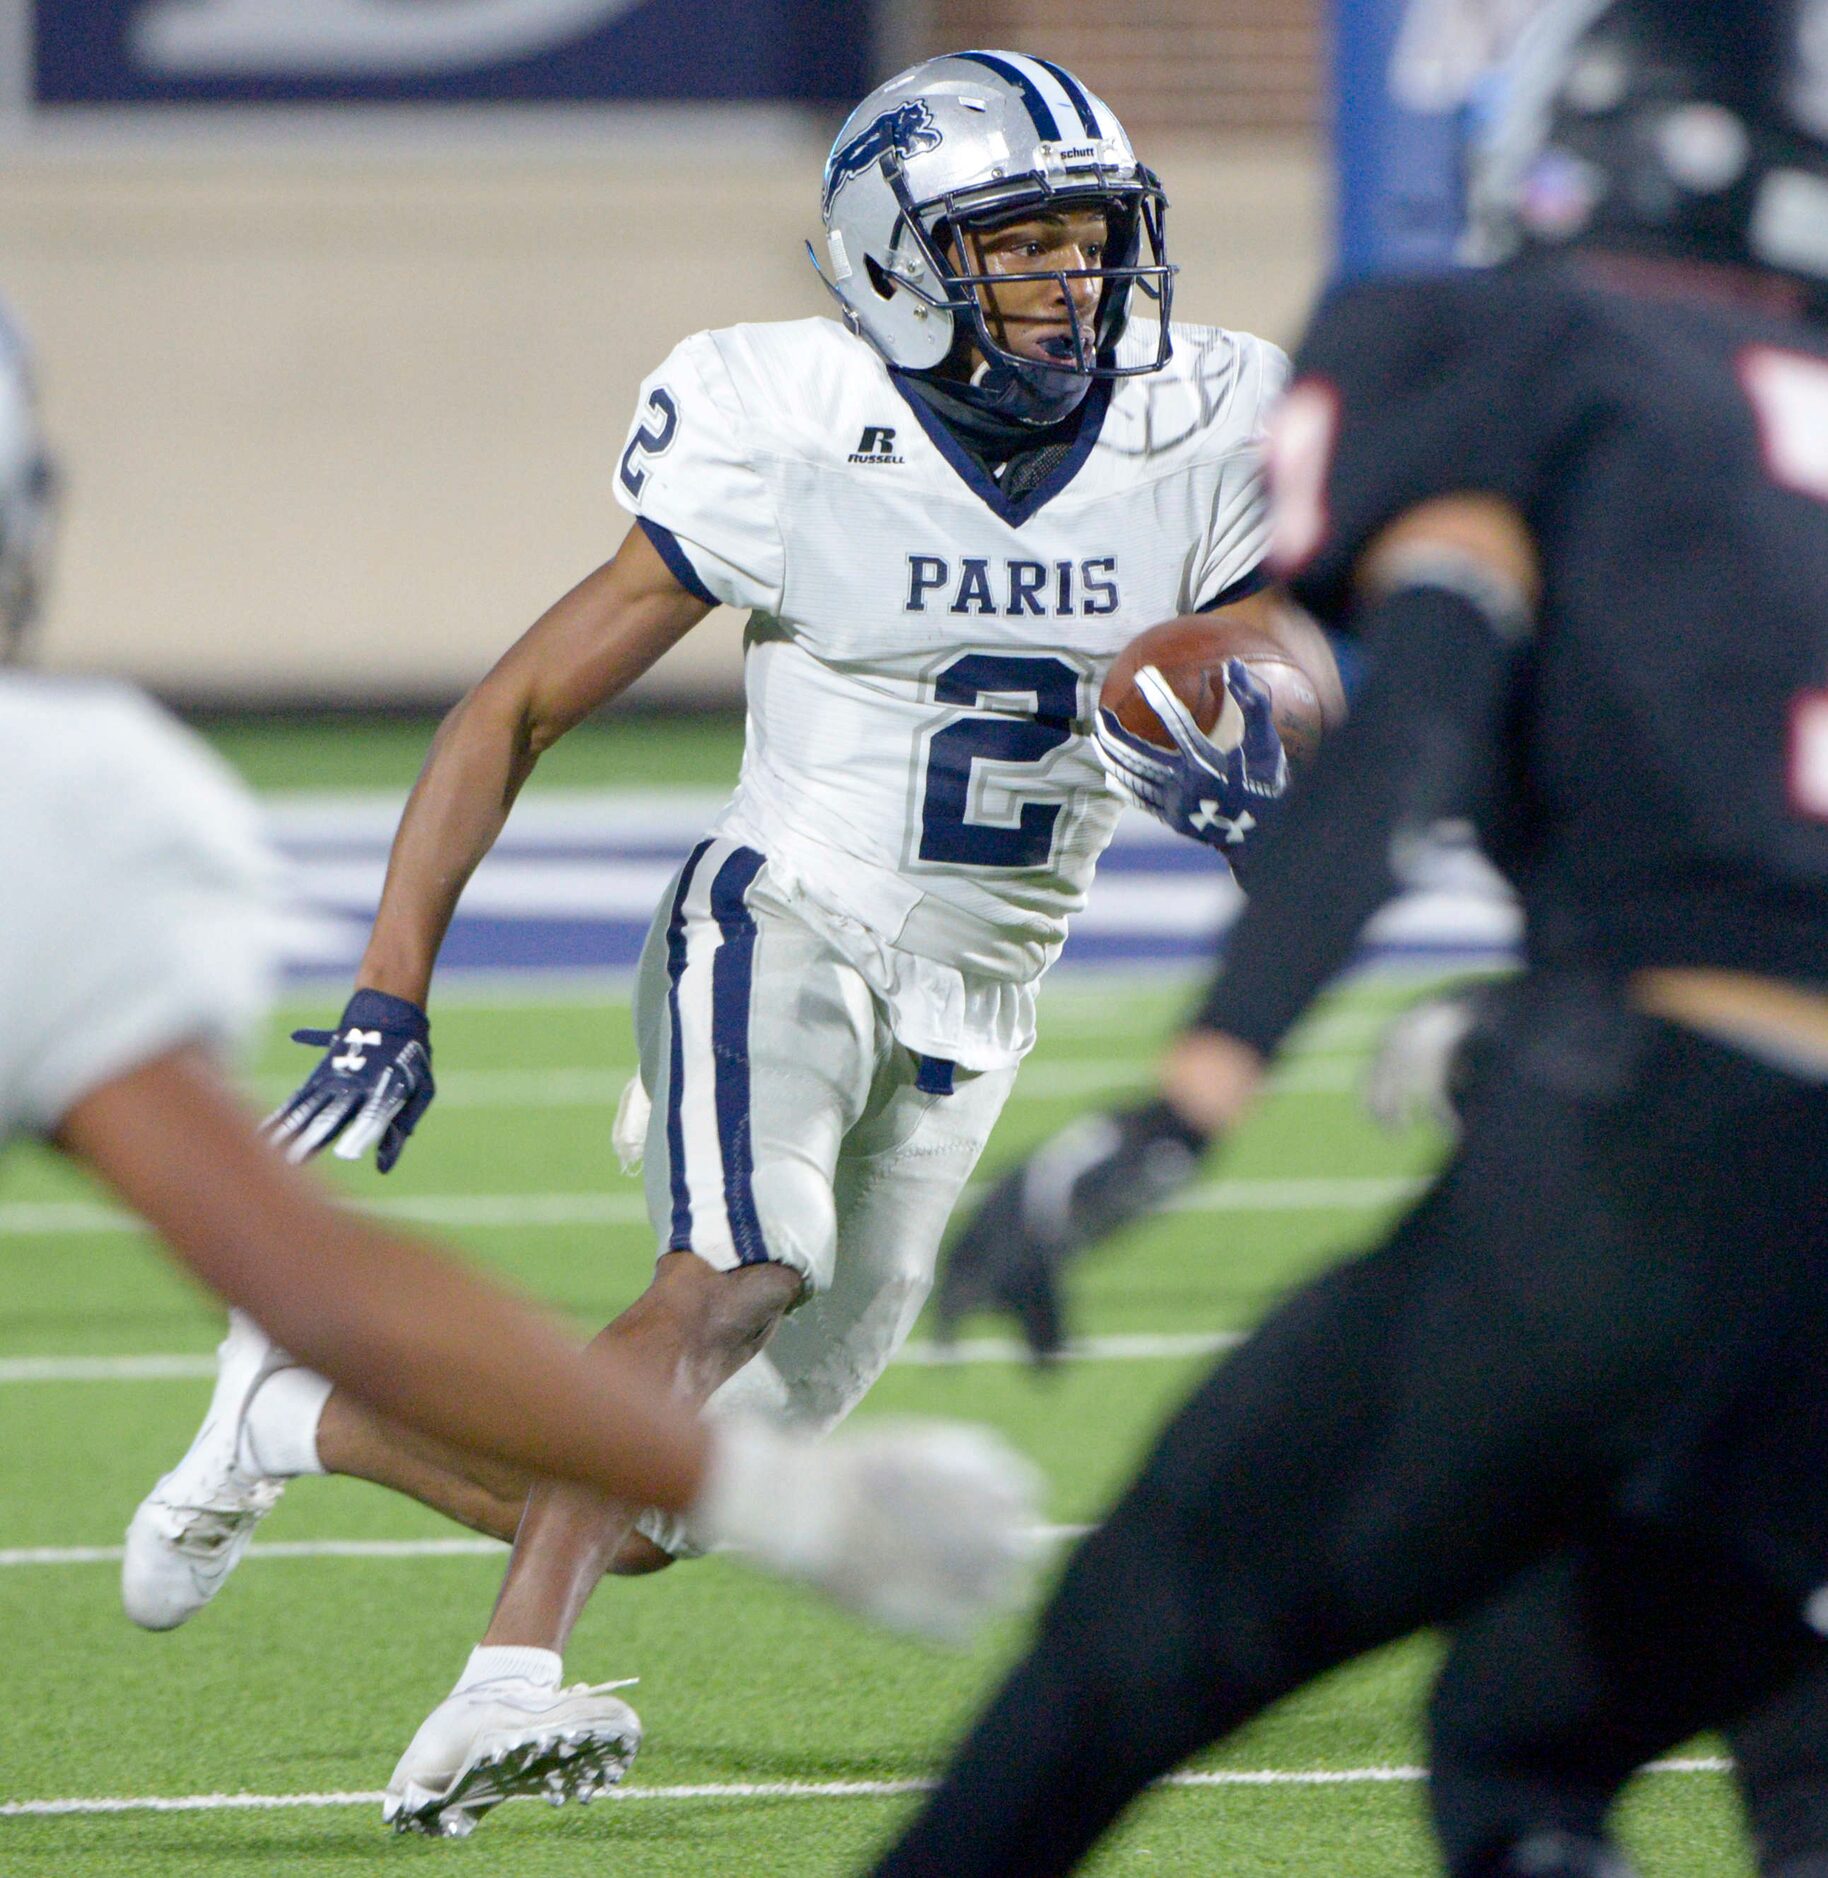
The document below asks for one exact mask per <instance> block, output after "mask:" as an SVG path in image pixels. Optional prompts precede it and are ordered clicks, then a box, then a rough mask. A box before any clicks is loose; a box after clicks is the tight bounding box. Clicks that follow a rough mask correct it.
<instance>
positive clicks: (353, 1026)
mask: <svg viewBox="0 0 1828 1878" xmlns="http://www.w3.org/2000/svg"><path fill="white" fill-rule="evenodd" d="M292 1041H293V1042H294V1043H308V1044H311V1045H313V1046H314V1047H316V1048H318V1049H321V1050H323V1051H324V1060H323V1061H322V1062H321V1063H319V1064H318V1066H317V1068H316V1069H314V1070H313V1071H312V1072H311V1074H310V1075H309V1076H307V1077H306V1078H305V1081H304V1085H303V1087H302V1088H300V1090H299V1092H298V1093H297V1094H296V1095H295V1096H293V1097H292V1099H291V1100H290V1101H289V1102H283V1103H281V1104H280V1106H279V1107H278V1108H276V1109H275V1110H274V1111H273V1113H272V1114H271V1115H269V1116H268V1117H267V1119H266V1122H265V1124H264V1127H265V1130H266V1135H267V1139H268V1140H269V1141H272V1142H274V1143H275V1144H276V1145H277V1146H280V1147H283V1148H284V1149H285V1151H286V1159H287V1160H288V1161H291V1162H293V1163H297V1162H299V1161H308V1160H309V1159H310V1158H311V1156H312V1155H314V1154H315V1153H316V1152H317V1151H318V1149H319V1148H321V1147H324V1146H326V1145H327V1144H328V1143H329V1142H332V1141H334V1142H335V1143H336V1155H337V1159H338V1160H341V1161H359V1160H360V1159H361V1158H362V1156H363V1155H364V1154H366V1153H367V1152H368V1150H369V1149H370V1148H372V1147H373V1146H374V1145H375V1143H376V1142H377V1141H378V1142H379V1143H380V1144H381V1146H380V1152H379V1153H378V1154H377V1155H376V1156H375V1165H376V1166H377V1167H378V1168H379V1169H380V1170H381V1172H382V1173H384V1174H385V1173H386V1172H387V1171H388V1169H389V1168H391V1167H392V1166H393V1164H394V1162H395V1161H397V1160H398V1159H399V1158H400V1150H401V1149H402V1148H404V1147H405V1146H406V1137H407V1136H408V1135H410V1134H411V1133H412V1132H413V1130H414V1129H415V1128H416V1127H417V1126H418V1125H419V1117H420V1116H421V1115H423V1114H424V1113H425V1111H426V1109H427V1108H429V1107H430V1106H431V1100H432V1096H433V1093H434V1089H433V1084H432V1043H431V1023H430V1021H429V1020H428V1019H427V1017H426V1015H425V1013H424V1012H423V1011H422V1010H420V1008H419V1007H418V1005H416V1004H412V1003H409V1002H408V1001H407V1000H406V999H405V998H395V997H390V996H389V995H388V994H387V993H386V992H385V991H358V992H357V993H356V994H355V996H354V997H353V998H351V999H350V1000H349V1002H348V1004H347V1005H346V1006H345V1007H344V1010H343V1015H342V1018H341V1020H340V1021H339V1022H338V1024H337V1027H336V1029H335V1030H295V1031H293V1033H292Z"/></svg>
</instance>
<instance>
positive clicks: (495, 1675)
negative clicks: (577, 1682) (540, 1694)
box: [451, 1643, 565, 1695]
mask: <svg viewBox="0 0 1828 1878" xmlns="http://www.w3.org/2000/svg"><path fill="white" fill-rule="evenodd" d="M564 1671H565V1659H564V1658H563V1657H562V1656H560V1655H559V1653H558V1651H557V1650H535V1649H530V1648H523V1647H520V1646H516V1645H510V1644H505V1643H479V1644H477V1646H476V1647H475V1649H473V1650H472V1651H471V1652H470V1660H469V1661H468V1662H467V1663H465V1664H464V1666H463V1674H462V1675H461V1676H459V1677H458V1678H457V1682H456V1686H455V1687H454V1688H453V1689H452V1690H451V1693H452V1694H453V1695H460V1694H461V1693H462V1692H463V1691H464V1690H465V1689H473V1688H474V1687H475V1686H476V1685H477V1683H479V1682H500V1681H501V1680H502V1679H503V1678H504V1677H507V1676H519V1677H522V1678H523V1679H524V1680H526V1681H528V1682H536V1683H538V1684H539V1685H540V1686H541V1688H544V1689H556V1688H557V1687H558V1686H559V1677H560V1676H561V1675H563V1674H564Z"/></svg>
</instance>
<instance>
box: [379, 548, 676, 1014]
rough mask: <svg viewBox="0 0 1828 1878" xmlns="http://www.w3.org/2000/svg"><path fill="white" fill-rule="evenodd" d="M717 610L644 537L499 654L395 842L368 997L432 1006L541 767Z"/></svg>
mask: <svg viewBox="0 0 1828 1878" xmlns="http://www.w3.org/2000/svg"><path fill="white" fill-rule="evenodd" d="M709 610H710V609H709V607H708V606H707V605H706V604H705V602H704V601H703V600H701V599H699V598H697V597H696V596H695V595H693V594H690V593H688V592H687V591H686V590H685V588H683V587H682V586H680V584H679V582H678V581H677V580H675V579H674V577H673V574H672V572H671V570H670V569H669V568H668V567H667V565H666V563H665V562H664V561H663V560H661V558H660V556H659V554H658V553H657V552H656V551H655V549H654V546H653V544H652V543H651V542H650V541H649V540H648V538H647V536H646V535H645V534H644V533H643V532H642V530H641V529H639V528H635V529H633V530H631V531H630V533H629V535H628V538H627V540H625V541H624V542H623V544H622V547H621V548H620V549H619V550H618V552H617V554H616V556H615V558H614V559H613V560H612V561H610V562H608V563H607V564H606V565H604V566H603V567H600V568H598V569H597V571H596V572H595V573H594V574H591V575H589V576H588V577H587V578H586V579H584V580H582V581H580V582H579V583H578V585H577V586H575V587H574V588H572V590H571V591H570V592H569V593H568V594H566V595H565V596H564V598H563V599H561V600H559V601H558V602H557V604H556V605H554V606H552V607H551V608H549V609H548V610H547V611H546V612H545V613H544V614H543V615H542V616H541V617H540V618H539V619H538V620H536V621H535V622H534V624H533V625H532V626H531V627H530V628H529V629H528V630H527V631H526V632H525V633H524V634H522V636H521V637H520V639H518V640H517V641H516V642H515V644H514V645H512V646H511V647H510V648H509V649H508V651H507V652H506V653H505V654H503V656H502V657H501V659H500V660H498V661H497V663H496V664H495V666H494V667H493V669H492V670H491V671H490V672H489V673H488V675H487V676H486V677H484V678H483V679H482V681H481V682H480V683H479V684H478V685H477V686H476V687H475V688H474V689H473V690H472V691H471V692H470V693H469V694H468V696H466V697H465V698H464V699H463V700H462V701H461V702H460V703H459V704H458V705H457V706H456V707H455V708H454V709H453V710H452V711H451V713H450V715H449V716H447V717H446V718H445V720H444V722H443V723H442V724H441V725H440V726H439V728H438V734H437V736H436V737H435V738H434V739H433V740H432V748H431V753H430V755H429V756H428V757H427V758H426V761H425V767H424V769H423V770H421V771H420V773H419V780H418V781H417V782H416V783H415V784H414V785H413V792H412V794H411V796H410V797H408V799H407V804H406V810H405V813H404V814H403V815H402V816H401V818H400V827H399V830H398V832H397V833H396V834H395V836H394V844H393V852H392V854H391V855H390V856H389V858H388V863H387V881H386V884H385V886H384V887H383V888H382V892H381V904H380V908H379V911H378V912H377V913H376V916H375V924H374V931H373V933H372V935H371V936H370V939H369V943H368V949H367V951H366V953H365V954H364V956H363V959H362V965H361V969H360V971H359V972H358V973H357V975H356V982H357V984H358V985H359V986H361V987H363V988H364V989H368V990H374V991H385V992H390V993H391V994H392V995H393V996H395V997H398V998H406V999H409V1000H411V1002H412V1003H414V1004H417V1005H420V1006H423V1005H424V1003H425V1001H426V996H427V993H428V992H429V990H430V986H431V978H432V967H433V964H434V962H435V961H436V959H437V956H438V948H439V947H440V946H441V945H442V944H443V943H444V935H445V932H446V929H447V928H448V927H449V925H450V922H451V916H452V915H453V914H454V913H455V912H456V910H457V902H458V899H459V898H460V896H461V895H462V893H463V889H464V887H465V885H466V884H467V883H468V881H469V878H470V875H471V874H472V873H474V872H475V870H476V868H477V866H478V865H479V863H480V862H481V861H482V858H483V856H484V855H486V854H487V853H488V851H489V849H490V848H491V847H493V846H494V844H495V840H496V837H497V836H499V835H500V833H501V830H502V826H503V824H504V823H505V822H506V821H507V819H508V811H509V810H510V809H511V808H512V807H513V806H514V799H515V797H516V796H517V795H519V793H520V790H521V787H522V785H523V784H524V783H525V782H526V780H527V778H528V777H529V776H530V775H531V774H532V773H533V766H534V764H535V763H536V762H537V761H538V760H539V758H540V756H541V755H542V754H543V753H544V752H545V751H547V750H549V749H550V748H551V747H552V746H553V744H555V743H556V742H557V741H558V740H559V738H560V737H562V736H563V735H564V734H565V732H566V731H568V730H569V729H571V727H572V726H573V725H574V724H576V723H578V722H580V721H581V720H582V719H583V718H585V717H588V716H589V715H590V713H591V712H592V711H594V710H595V709H597V707H598V706H599V705H602V704H607V703H608V702H609V701H610V700H611V699H612V698H614V697H616V696H618V695H619V694H620V693H621V692H622V691H624V690H626V689H627V687H628V686H629V685H630V684H632V683H633V682H634V680H635V679H637V678H639V677H640V676H641V674H642V673H643V672H645V671H646V670H647V669H648V667H649V666H650V665H652V664H653V663H654V661H655V660H656V659H658V658H659V657H660V656H661V654H662V653H664V652H665V651H667V650H668V649H669V648H670V647H671V646H673V645H675V644H677V643H678V641H679V640H680V639H681V638H682V637H684V635H685V634H686V633H687V632H689V631H690V630H691V629H692V627H694V626H695V625H697V623H698V622H699V621H700V620H701V619H703V618H704V616H705V614H706V613H707V612H708V611H709Z"/></svg>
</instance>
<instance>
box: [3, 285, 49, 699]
mask: <svg viewBox="0 0 1828 1878" xmlns="http://www.w3.org/2000/svg"><path fill="white" fill-rule="evenodd" d="M52 520H53V479H52V473H51V460H50V457H49V456H48V455H47V453H46V451H45V447H44V438H43V436H42V435H41V433H40V431H39V428H38V407H37V399H36V397H35V395H34V392H33V388H32V371H31V359H30V356H29V354H28V353H27V350H26V346H25V341H24V339H23V337H22V336H21V335H20V332H19V329H18V328H17V327H16V326H15V325H14V324H13V322H12V321H11V319H10V318H9V317H8V316H7V314H6V312H5V309H4V308H0V664H8V665H10V664H16V663H18V662H19V661H20V660H21V659H22V658H23V657H24V654H25V651H26V645H27V641H28V638H29V636H30V634H31V630H32V627H33V626H34V624H35V623H36V621H37V618H38V609H39V601H40V597H41V595H42V592H43V586H44V570H45V565H46V562H47V561H48V559H49V549H50V540H51V529H52Z"/></svg>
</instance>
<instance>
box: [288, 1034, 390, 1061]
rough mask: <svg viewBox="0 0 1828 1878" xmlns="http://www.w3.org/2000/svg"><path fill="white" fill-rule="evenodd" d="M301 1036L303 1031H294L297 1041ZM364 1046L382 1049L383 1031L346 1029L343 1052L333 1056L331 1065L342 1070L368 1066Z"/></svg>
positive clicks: (371, 1048)
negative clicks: (363, 1052) (363, 1051)
mask: <svg viewBox="0 0 1828 1878" xmlns="http://www.w3.org/2000/svg"><path fill="white" fill-rule="evenodd" d="M312 1034H313V1035H314V1036H315V1035H316V1033H315V1032H313V1033H312ZM301 1036H302V1033H301V1032H297V1031H295V1032H294V1033H293V1038H294V1041H297V1040H298V1039H299V1038H300V1037H301ZM364 1047H366V1048H367V1049H370V1050H378V1049H380V1047H381V1033H380V1032H379V1031H378V1030H346V1031H344V1032H343V1054H342V1055H341V1056H333V1057H332V1058H331V1059H330V1067H331V1068H332V1069H342V1070H351V1069H366V1068H367V1067H368V1059H367V1057H365V1056H364V1055H363V1054H362V1050H363V1049H364Z"/></svg>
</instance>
